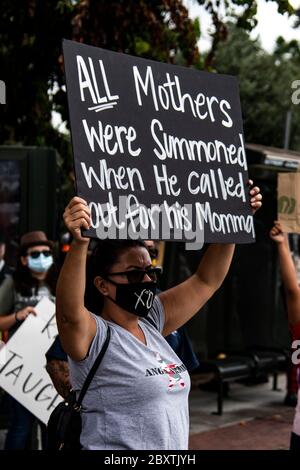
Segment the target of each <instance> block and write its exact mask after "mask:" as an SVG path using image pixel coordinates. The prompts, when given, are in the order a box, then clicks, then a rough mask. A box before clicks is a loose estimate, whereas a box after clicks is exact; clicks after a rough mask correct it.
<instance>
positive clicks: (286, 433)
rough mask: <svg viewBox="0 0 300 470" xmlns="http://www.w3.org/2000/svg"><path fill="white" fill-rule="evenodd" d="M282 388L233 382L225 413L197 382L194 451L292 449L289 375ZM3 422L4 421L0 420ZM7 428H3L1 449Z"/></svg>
mask: <svg viewBox="0 0 300 470" xmlns="http://www.w3.org/2000/svg"><path fill="white" fill-rule="evenodd" d="M278 387H279V389H280V390H279V391H273V390H272V383H271V380H270V381H269V383H267V384H262V385H255V386H245V385H240V384H237V383H233V384H230V390H229V396H228V397H227V398H225V399H224V411H223V415H222V416H217V415H216V414H213V413H215V412H216V409H217V399H216V397H217V394H216V393H215V392H207V391H203V390H200V389H199V388H198V387H197V386H196V384H195V383H194V382H193V387H192V390H191V394H190V445H189V447H190V449H191V450H275V449H288V448H289V440H290V432H291V427H292V422H293V416H294V409H293V408H290V407H286V406H284V405H283V400H284V397H285V394H286V378H285V375H281V376H280V377H279V379H278ZM0 424H1V423H0ZM0 427H1V426H0ZM5 434H6V430H5V429H0V450H1V449H3V445H4V440H5Z"/></svg>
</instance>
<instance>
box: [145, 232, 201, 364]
mask: <svg viewBox="0 0 300 470" xmlns="http://www.w3.org/2000/svg"><path fill="white" fill-rule="evenodd" d="M145 245H146V247H147V248H148V251H149V254H150V258H151V261H152V265H153V266H156V265H157V259H158V256H159V243H157V242H155V241H153V240H145ZM165 340H166V341H167V342H168V343H169V345H170V346H171V348H172V349H173V350H174V351H175V353H176V354H177V356H178V357H179V358H180V359H181V361H182V362H183V364H184V365H185V366H186V368H187V370H188V371H189V372H193V371H195V370H196V369H197V368H198V367H199V361H198V358H197V356H196V354H195V352H194V350H193V346H192V343H191V340H190V338H189V335H188V333H187V331H186V328H185V326H181V327H180V328H178V329H177V330H175V331H172V333H171V334H169V335H168V336H166V337H165Z"/></svg>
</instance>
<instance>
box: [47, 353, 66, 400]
mask: <svg viewBox="0 0 300 470" xmlns="http://www.w3.org/2000/svg"><path fill="white" fill-rule="evenodd" d="M46 371H47V372H48V374H49V375H50V377H51V380H52V383H53V385H54V388H55V390H56V391H57V393H59V395H60V396H62V397H63V398H67V397H68V395H69V393H70V390H71V388H72V387H71V382H70V371H69V365H68V363H67V362H66V361H62V360H60V359H50V360H49V361H47V365H46Z"/></svg>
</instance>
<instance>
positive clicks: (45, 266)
mask: <svg viewBox="0 0 300 470" xmlns="http://www.w3.org/2000/svg"><path fill="white" fill-rule="evenodd" d="M52 249H53V243H52V242H51V241H50V240H48V239H47V237H46V234H45V233H44V232H42V231H33V232H28V233H26V234H24V235H23V236H22V238H21V243H20V248H19V256H18V262H17V268H16V270H15V272H14V273H13V276H12V277H11V278H10V280H9V282H8V283H6V286H5V289H2V292H1V298H0V330H2V331H3V330H8V331H9V337H11V336H12V335H13V334H14V333H15V332H16V331H17V329H18V328H19V327H20V325H21V324H22V322H23V321H24V320H26V318H27V317H28V316H29V315H36V311H35V306H36V304H37V303H38V302H39V301H40V300H41V299H42V298H43V297H48V298H50V299H51V300H52V301H54V300H55V287H56V278H57V273H56V268H55V265H54V260H53V251H52ZM32 341H33V347H34V338H32ZM10 403H11V405H10V408H11V422H10V426H9V430H8V433H7V436H6V442H5V449H8V450H10V449H25V448H26V446H27V443H28V439H29V438H30V434H31V430H32V427H33V424H34V422H35V419H36V418H35V417H34V415H33V414H31V413H30V411H28V410H27V409H26V408H25V407H24V406H22V405H21V404H20V403H19V402H17V401H16V400H15V399H14V398H12V397H10Z"/></svg>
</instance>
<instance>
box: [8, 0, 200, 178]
mask: <svg viewBox="0 0 300 470" xmlns="http://www.w3.org/2000/svg"><path fill="white" fill-rule="evenodd" d="M22 31H28V32H27V33H24V32H22ZM198 35H199V27H198V22H197V21H196V22H193V21H192V20H191V19H190V18H189V17H188V11H187V9H186V8H185V7H184V6H183V5H182V1H181V0H159V1H158V0H153V1H151V2H148V1H146V0H118V1H114V0H111V1H107V0H27V1H25V0H19V1H16V2H11V1H9V0H2V2H1V3H0V73H1V76H0V79H1V80H3V81H4V82H5V83H6V90H7V104H6V105H1V106H0V120H1V124H2V125H1V127H0V144H4V143H21V144H24V145H46V146H51V147H54V148H56V149H57V150H58V153H59V154H60V155H61V156H62V159H61V166H62V173H63V174H64V175H66V181H67V175H69V174H70V173H71V169H72V158H71V146H70V140H69V136H68V135H64V134H61V133H60V132H58V130H56V129H54V128H53V125H52V111H57V112H58V113H60V114H61V116H62V119H63V121H66V123H67V127H68V121H69V118H68V107H67V99H66V92H65V88H64V72H63V58H62V47H61V41H62V38H67V39H74V40H77V41H80V42H85V43H87V44H93V45H95V46H100V47H103V48H107V49H111V50H114V51H119V52H126V53H129V54H133V55H137V56H140V57H145V58H149V59H154V60H161V61H164V62H170V63H177V64H181V65H186V66H192V65H195V64H197V63H198V61H199V52H198V48H197V39H198ZM70 186H71V187H73V182H72V181H69V183H68V181H67V187H70Z"/></svg>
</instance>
